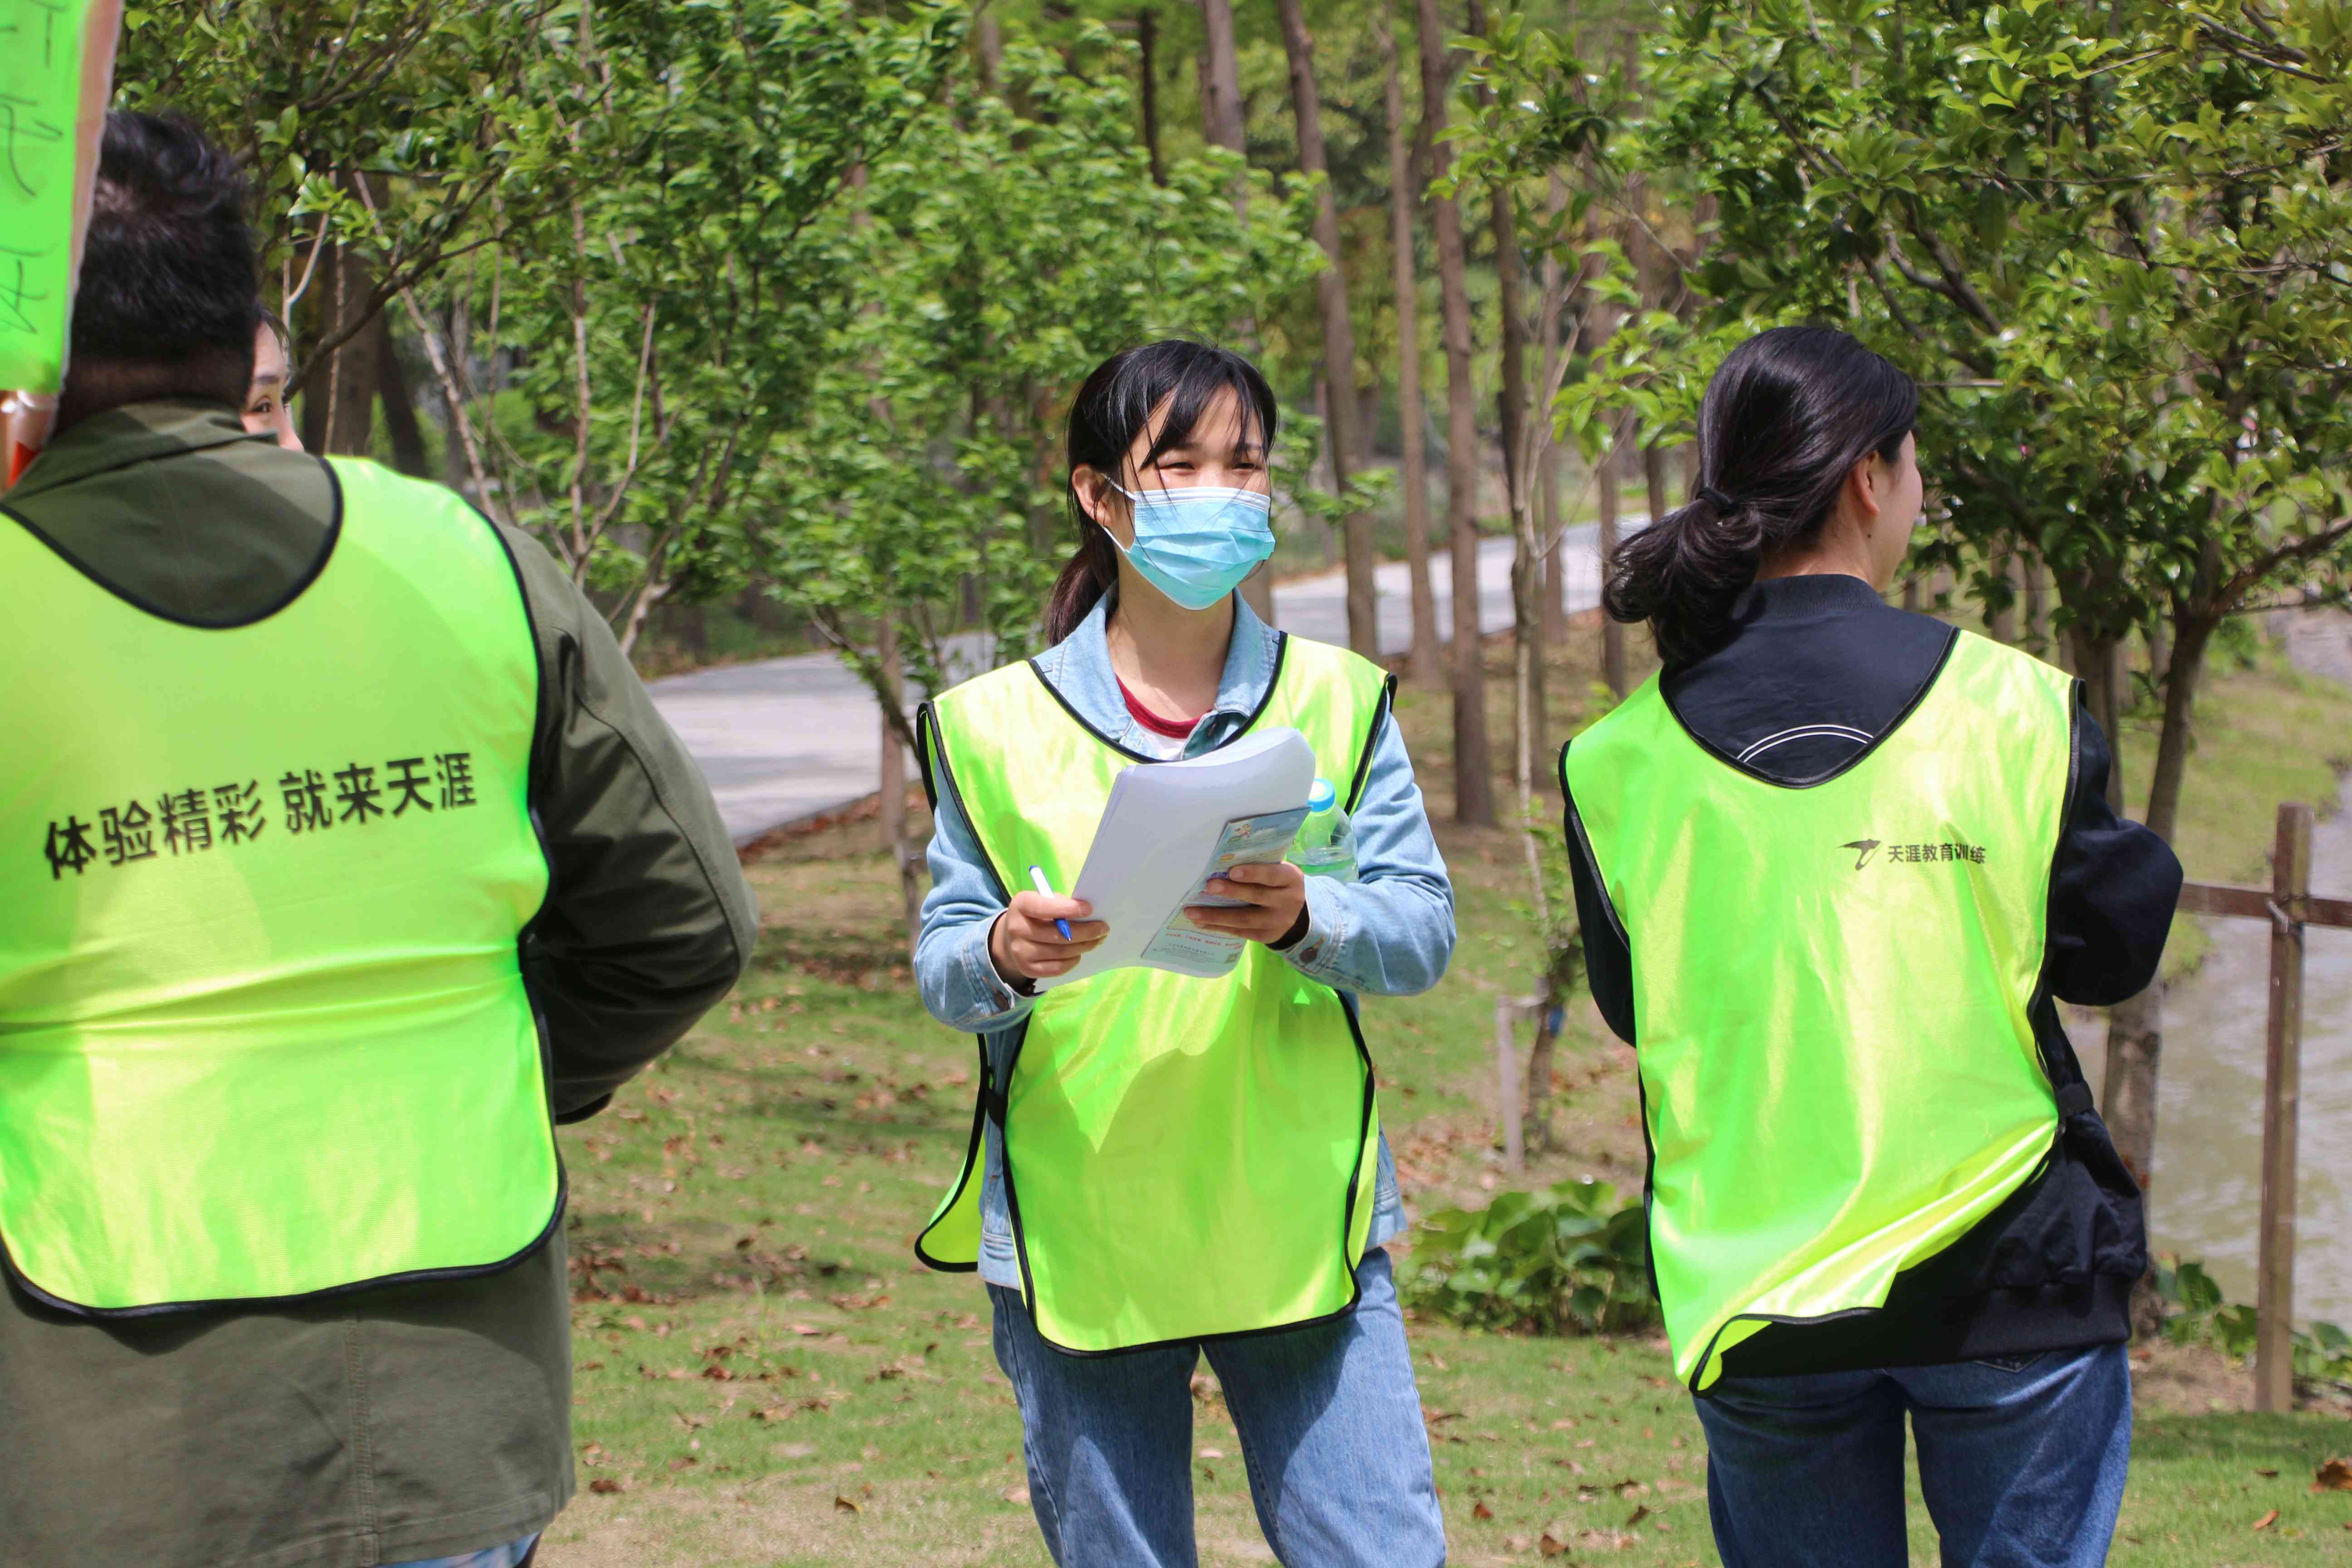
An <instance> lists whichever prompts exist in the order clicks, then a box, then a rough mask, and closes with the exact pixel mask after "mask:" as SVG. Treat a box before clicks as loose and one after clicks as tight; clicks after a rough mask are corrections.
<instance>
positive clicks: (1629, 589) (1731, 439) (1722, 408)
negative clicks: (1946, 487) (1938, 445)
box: [1601, 327, 1919, 669]
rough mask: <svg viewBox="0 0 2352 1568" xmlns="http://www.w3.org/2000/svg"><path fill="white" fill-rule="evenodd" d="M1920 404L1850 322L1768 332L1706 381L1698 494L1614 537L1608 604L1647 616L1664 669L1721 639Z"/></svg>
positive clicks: (1895, 449)
mask: <svg viewBox="0 0 2352 1568" xmlns="http://www.w3.org/2000/svg"><path fill="white" fill-rule="evenodd" d="M1918 413H1919V389H1918V388H1917V387H1916V386H1915V385H1913V384H1912V382H1911V378H1910V377H1909V376H1907V375H1906V374H1903V373H1902V372H1901V371H1899V370H1897V369H1895V366H1894V365H1892V364H1890V363H1887V362H1886V361H1885V359H1883V358H1881V357H1880V356H1879V355H1877V354H1875V353H1872V352H1871V351H1870V350H1868V349H1866V348H1864V347H1863V346H1862V344H1861V343H1859V342H1856V341H1855V340H1854V339H1853V338H1852V337H1849V336H1848V335H1847V334H1845V333H1844V332H1841V331H1834V330H1833V329H1831V328H1828V327H1774V328H1773V329H1771V330H1770V331H1765V332H1759V333H1758V334H1757V335H1756V336H1754V337H1752V338H1750V339H1748V341H1747V342H1744V343H1742V344H1740V345H1739V346H1738V348H1736V349H1734V350H1732V351H1731V353H1728V354H1727V355H1725V356H1724V361H1723V363H1722V364H1721V365H1720V366H1718V367H1717V370H1716V373H1715V379H1714V380H1713V381H1710V382H1709V383H1707V387H1706V399H1705V401H1704V402H1702V403H1701V404H1700V405H1699V415H1698V453H1699V478H1700V482H1699V483H1698V484H1697V485H1696V486H1695V487H1694V488H1693V490H1692V493H1691V500H1690V502H1689V504H1688V505H1685V506H1684V507H1682V508H1680V509H1679V510H1675V511H1670V512H1668V513H1667V514H1666V515H1665V516H1664V517H1663V518H1656V519H1653V520H1652V521H1651V522H1650V524H1649V526H1647V527H1645V528H1643V529H1640V530H1638V531H1635V532H1633V533H1632V534H1630V535H1629V536H1628V537H1627V538H1626V539H1625V541H1624V542H1622V543H1621V544H1619V545H1618V546H1617V548H1616V550H1615V552H1613V553H1612V554H1611V556H1610V558H1609V563H1608V583H1607V584H1606V586H1605V587H1603V589H1602V590H1601V605H1602V606H1603V607H1604V608H1605V609H1606V610H1607V611H1608V613H1609V615H1610V617H1611V618H1612V619H1613V620H1619V621H1628V622H1631V621H1647V622H1649V623H1650V628H1651V631H1652V633H1653V635H1654V636H1655V637H1656V638H1657V641H1658V657H1659V658H1661V659H1662V660H1663V661H1664V664H1665V666H1666V668H1668V669H1676V668H1682V667H1683V666H1685V665H1688V664H1691V663H1693V662H1695V661H1696V660H1698V659H1700V658H1705V657H1706V655H1707V654H1710V653H1712V652H1714V651H1715V650H1716V649H1717V648H1718V647H1722V646H1723V644H1724V642H1725V641H1726V640H1727V638H1728V637H1730V634H1731V605H1732V601H1733V600H1735V599H1737V598H1738V596H1739V595H1740V593H1741V592H1742V591H1743V590H1744V589H1746V588H1747V587H1748V585H1749V584H1752V583H1753V582H1755V580H1756V571H1757V568H1758V566H1759V565H1760V564H1761V563H1762V562H1763V559H1764V557H1765V556H1766V555H1768V554H1770V553H1773V552H1778V551H1780V550H1784V549H1787V548H1788V547H1789V546H1790V545H1794V544H1801V543H1803V542H1806V541H1808V540H1810V539H1812V538H1814V537H1816V536H1818V535H1819V534H1820V532H1821V531H1822V524H1823V523H1825V522H1827V521H1829V516H1830V513H1831V511H1832V510H1833V509H1834V508H1835V507H1836V505H1837V498H1838V491H1839V489H1841V488H1842V487H1843V485H1844V484H1845V479H1846V476H1847V475H1848V474H1849V473H1851V472H1853V466H1854V465H1855V464H1856V463H1859V462H1861V461H1862V460H1863V459H1864V458H1867V457H1871V456H1873V455H1875V456H1877V457H1879V458H1884V459H1885V460H1886V461H1888V462H1893V461H1894V460H1895V458H1897V457H1898V456H1899V455H1900V454H1901V453H1902V450H1903V439H1904V437H1906V436H1908V435H1910V434H1911V428H1912V426H1913V424H1914V422H1915V421H1916V418H1917V416H1918Z"/></svg>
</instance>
